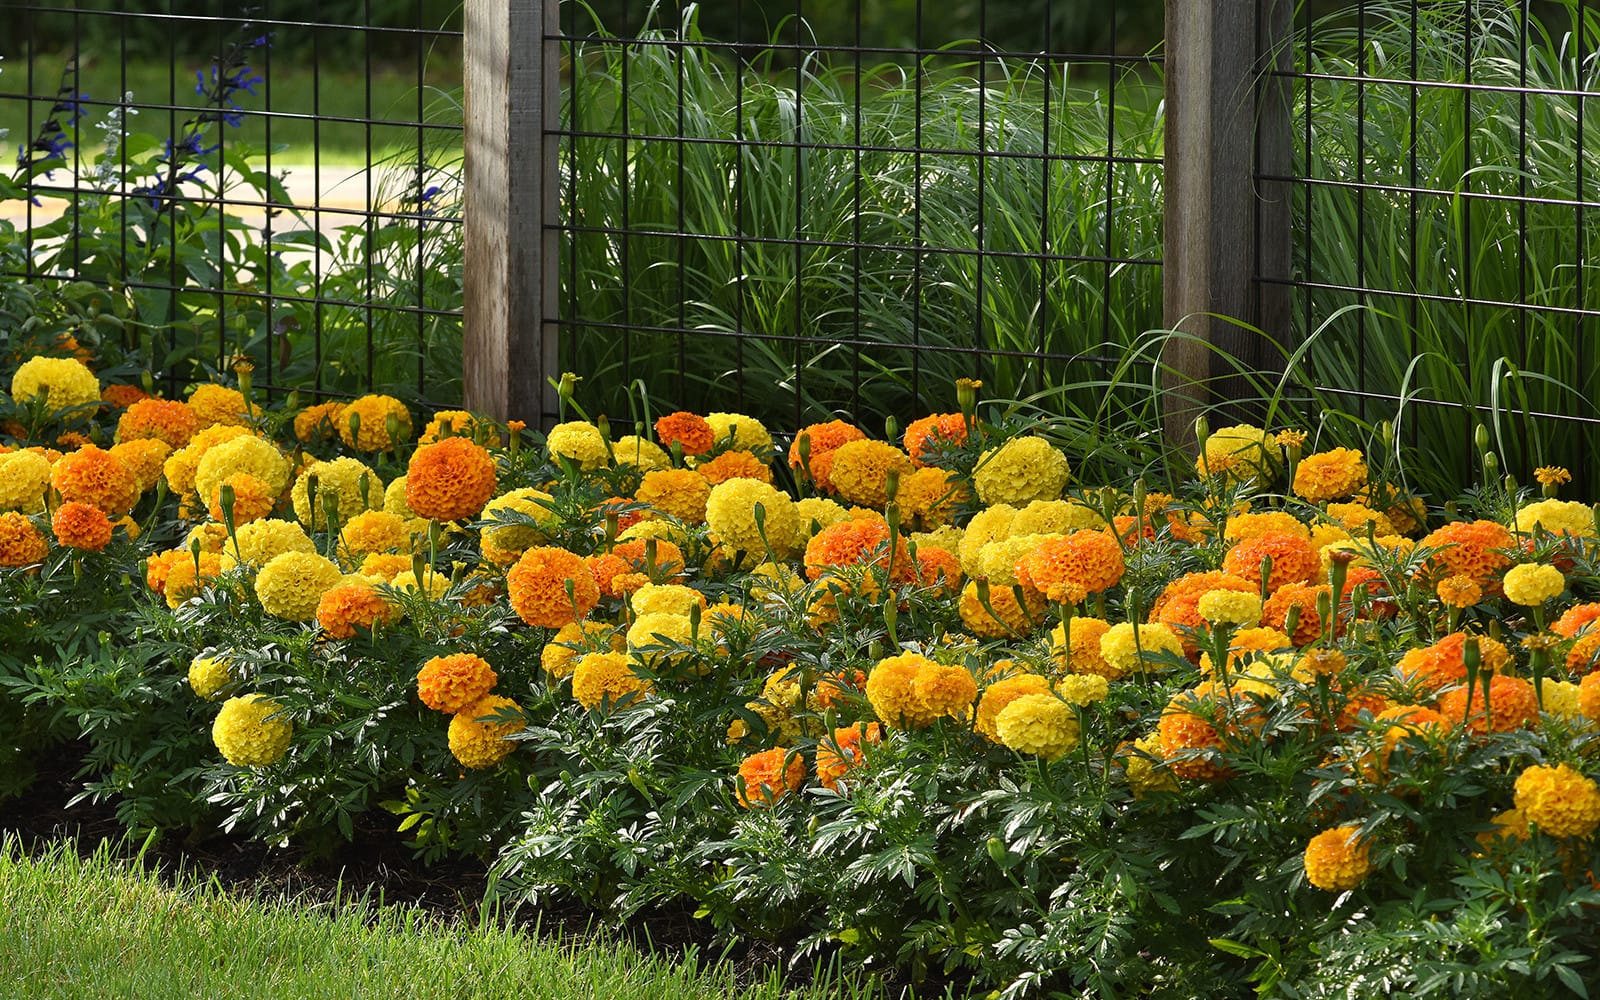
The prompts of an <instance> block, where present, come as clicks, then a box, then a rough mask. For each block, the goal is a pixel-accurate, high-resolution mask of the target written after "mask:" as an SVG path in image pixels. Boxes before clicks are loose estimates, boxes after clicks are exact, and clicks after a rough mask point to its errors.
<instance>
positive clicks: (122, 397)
mask: <svg viewBox="0 0 1600 1000" xmlns="http://www.w3.org/2000/svg"><path fill="white" fill-rule="evenodd" d="M150 398H152V397H151V395H150V394H149V393H148V392H145V391H144V390H143V389H141V388H139V387H138V386H136V385H122V384H120V383H113V384H111V385H108V386H106V387H105V388H104V389H102V390H101V391H100V401H101V402H103V403H105V404H106V405H107V406H109V407H111V408H112V409H114V410H126V409H127V408H128V407H130V406H132V405H133V404H134V403H137V402H138V401H139V400H141V399H150Z"/></svg>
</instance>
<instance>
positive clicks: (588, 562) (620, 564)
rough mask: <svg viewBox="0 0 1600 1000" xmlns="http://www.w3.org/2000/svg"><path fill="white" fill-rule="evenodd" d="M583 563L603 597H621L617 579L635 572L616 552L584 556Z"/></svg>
mask: <svg viewBox="0 0 1600 1000" xmlns="http://www.w3.org/2000/svg"><path fill="white" fill-rule="evenodd" d="M583 563H584V565H585V566H587V567H589V573H590V574H591V575H592V576H593V577H594V584H595V588H596V589H598V590H599V591H600V594H601V596H602V597H621V596H622V592H621V591H619V590H617V587H616V581H617V579H618V578H619V577H623V576H627V575H629V574H632V573H633V572H634V569H633V566H632V564H630V563H629V562H628V560H626V559H623V558H622V557H621V556H618V555H617V554H616V553H614V552H596V553H594V554H593V555H588V556H584V559H583ZM647 579H648V578H647ZM563 627H565V626H563Z"/></svg>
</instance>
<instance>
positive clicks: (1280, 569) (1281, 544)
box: [1222, 531, 1322, 592]
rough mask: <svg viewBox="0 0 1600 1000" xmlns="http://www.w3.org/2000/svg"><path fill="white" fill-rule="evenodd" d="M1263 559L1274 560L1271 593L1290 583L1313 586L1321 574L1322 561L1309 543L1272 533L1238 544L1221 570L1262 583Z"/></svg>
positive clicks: (1304, 540)
mask: <svg viewBox="0 0 1600 1000" xmlns="http://www.w3.org/2000/svg"><path fill="white" fill-rule="evenodd" d="M1263 559H1271V560H1272V571H1271V573H1270V574H1269V575H1268V577H1267V590H1268V591H1269V592H1271V591H1275V590H1277V589H1278V588H1279V587H1282V586H1283V585H1285V584H1289V583H1310V582H1311V581H1313V580H1315V579H1316V578H1317V577H1318V576H1320V575H1321V573H1322V558H1321V557H1320V556H1319V555H1318V554H1317V551H1316V550H1315V549H1313V548H1312V547H1311V541H1310V539H1308V538H1306V537H1304V536H1302V535H1293V534H1289V533H1288V532H1283V531H1269V532H1267V533H1266V534H1263V535H1258V536H1257V537H1255V538H1250V539H1246V540H1245V541H1242V542H1240V543H1238V544H1237V545H1235V546H1234V547H1233V548H1231V549H1229V550H1228V552H1227V554H1226V555H1225V556H1223V557H1222V570H1223V572H1225V573H1231V574H1233V575H1234V576H1237V577H1239V578H1240V579H1243V580H1250V581H1255V580H1259V579H1260V578H1261V561H1262V560H1263Z"/></svg>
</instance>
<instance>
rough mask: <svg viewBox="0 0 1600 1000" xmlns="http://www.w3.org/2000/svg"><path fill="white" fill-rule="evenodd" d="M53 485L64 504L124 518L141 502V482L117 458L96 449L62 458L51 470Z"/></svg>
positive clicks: (89, 446)
mask: <svg viewBox="0 0 1600 1000" xmlns="http://www.w3.org/2000/svg"><path fill="white" fill-rule="evenodd" d="M50 485H51V486H54V487H55V489H56V492H57V493H60V494H61V499H62V500H64V501H73V500H76V501H79V502H82V503H87V504H93V505H94V506H96V507H99V508H100V509H101V510H103V511H105V512H106V514H107V515H108V516H111V517H121V516H122V515H123V514H126V513H128V512H129V511H130V510H132V509H133V505H134V504H136V503H138V502H139V481H138V479H137V478H135V477H134V474H133V471H132V470H131V469H129V468H128V467H127V466H126V465H123V464H122V461H121V460H120V459H118V458H117V457H116V456H114V455H112V454H111V453H110V452H108V451H102V450H101V449H99V448H97V447H96V446H94V445H88V446H87V447H84V448H79V449H78V450H77V451H75V452H73V453H71V454H70V455H63V456H61V458H59V459H57V460H56V464H55V465H54V466H53V467H52V468H51V469H50Z"/></svg>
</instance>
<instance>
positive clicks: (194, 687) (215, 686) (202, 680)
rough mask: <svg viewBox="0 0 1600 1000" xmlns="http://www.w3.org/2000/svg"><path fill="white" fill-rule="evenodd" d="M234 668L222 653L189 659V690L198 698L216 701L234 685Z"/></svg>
mask: <svg viewBox="0 0 1600 1000" xmlns="http://www.w3.org/2000/svg"><path fill="white" fill-rule="evenodd" d="M234 681H235V678H234V676H233V669H232V668H231V667H230V666H229V665H228V658H227V657H226V656H223V655H221V654H212V655H210V656H205V655H201V656H197V657H195V658H194V659H192V660H190V661H189V690H191V691H193V692H194V694H195V697H196V698H201V699H204V700H205V701H216V700H217V699H218V698H220V697H222V695H223V694H224V693H226V692H227V690H228V688H229V687H231V686H232V685H233V683H234Z"/></svg>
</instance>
